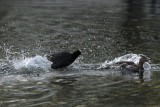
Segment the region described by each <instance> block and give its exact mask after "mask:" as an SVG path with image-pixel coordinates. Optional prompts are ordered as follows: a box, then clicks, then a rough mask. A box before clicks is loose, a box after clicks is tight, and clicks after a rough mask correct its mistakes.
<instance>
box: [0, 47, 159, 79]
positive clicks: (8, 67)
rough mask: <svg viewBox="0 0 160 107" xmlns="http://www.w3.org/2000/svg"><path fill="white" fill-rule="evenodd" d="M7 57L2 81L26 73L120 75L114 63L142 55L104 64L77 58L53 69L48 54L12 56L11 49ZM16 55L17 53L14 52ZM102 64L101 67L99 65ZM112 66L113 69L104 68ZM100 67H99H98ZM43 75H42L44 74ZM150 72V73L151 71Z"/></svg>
mask: <svg viewBox="0 0 160 107" xmlns="http://www.w3.org/2000/svg"><path fill="white" fill-rule="evenodd" d="M7 52H8V53H7V54H6V59H0V63H1V65H0V67H1V69H0V76H1V77H3V78H1V82H3V81H6V80H11V81H12V80H16V81H17V80H18V81H24V82H25V81H27V80H28V79H27V78H29V77H28V76H26V75H24V74H31V75H35V76H36V75H37V77H39V79H40V78H41V79H43V78H47V77H50V76H51V77H54V76H55V77H57V76H80V75H97V76H108V75H114V76H116V75H119V71H117V70H115V69H112V65H113V64H114V63H116V62H119V61H132V62H134V63H136V64H137V63H138V62H139V59H140V58H141V56H140V55H139V54H126V55H124V56H121V57H117V58H115V59H114V60H112V61H105V63H103V64H84V63H82V62H80V60H79V59H78V60H76V61H75V62H74V63H73V64H72V65H70V66H69V67H67V68H64V69H59V70H53V69H51V64H52V63H51V62H50V61H48V60H47V58H46V56H45V55H44V56H40V55H36V56H34V57H25V55H23V54H21V55H22V56H21V57H18V58H17V57H15V56H11V55H10V54H13V53H12V52H10V51H9V50H8V51H7ZM13 55H15V54H13ZM99 66H100V67H99ZM107 67H110V68H111V69H104V68H107ZM97 68H98V69H97ZM151 69H154V70H157V69H160V66H159V65H156V66H155V65H154V64H152V68H151ZM40 74H42V75H43V77H41V76H42V75H40ZM149 74H150V73H149ZM44 75H45V76H44Z"/></svg>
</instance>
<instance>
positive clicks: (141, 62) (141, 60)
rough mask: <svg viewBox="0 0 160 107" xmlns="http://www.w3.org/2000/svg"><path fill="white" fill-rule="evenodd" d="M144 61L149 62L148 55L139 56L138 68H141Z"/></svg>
mask: <svg viewBox="0 0 160 107" xmlns="http://www.w3.org/2000/svg"><path fill="white" fill-rule="evenodd" d="M145 62H150V59H149V58H148V57H146V56H141V58H140V60H139V64H138V66H139V68H142V69H143V64H144V63H145Z"/></svg>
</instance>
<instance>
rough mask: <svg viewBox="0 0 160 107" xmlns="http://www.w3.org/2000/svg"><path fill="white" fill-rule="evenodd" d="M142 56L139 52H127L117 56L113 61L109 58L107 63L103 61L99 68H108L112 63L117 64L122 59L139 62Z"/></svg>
mask: <svg viewBox="0 0 160 107" xmlns="http://www.w3.org/2000/svg"><path fill="white" fill-rule="evenodd" d="M140 58H141V56H140V55H138V54H126V55H124V56H120V57H117V58H115V59H114V60H112V61H108V60H107V61H105V63H103V64H102V65H101V67H99V68H98V69H100V68H106V67H108V66H110V65H113V64H115V63H117V62H120V61H132V62H134V63H136V64H137V63H138V62H139V59H140Z"/></svg>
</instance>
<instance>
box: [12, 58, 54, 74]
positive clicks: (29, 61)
mask: <svg viewBox="0 0 160 107" xmlns="http://www.w3.org/2000/svg"><path fill="white" fill-rule="evenodd" d="M13 66H14V68H15V69H16V70H19V69H22V68H27V69H37V68H40V69H42V70H45V71H48V70H49V69H50V66H51V62H50V61H48V60H47V58H46V57H45V56H40V55H36V56H35V57H31V58H25V59H23V60H17V61H13Z"/></svg>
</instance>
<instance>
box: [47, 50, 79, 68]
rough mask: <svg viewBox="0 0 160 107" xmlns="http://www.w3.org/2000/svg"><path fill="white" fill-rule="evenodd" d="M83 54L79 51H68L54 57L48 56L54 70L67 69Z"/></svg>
mask: <svg viewBox="0 0 160 107" xmlns="http://www.w3.org/2000/svg"><path fill="white" fill-rule="evenodd" d="M80 54H81V51H79V50H77V51H75V52H73V53H70V52H68V51H64V52H58V53H55V54H53V55H50V56H47V59H48V60H49V61H51V62H53V63H52V65H51V68H52V69H58V68H62V67H67V66H69V65H70V64H72V63H73V62H74V61H75V59H76V58H77V57H78V56H79V55H80Z"/></svg>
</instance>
